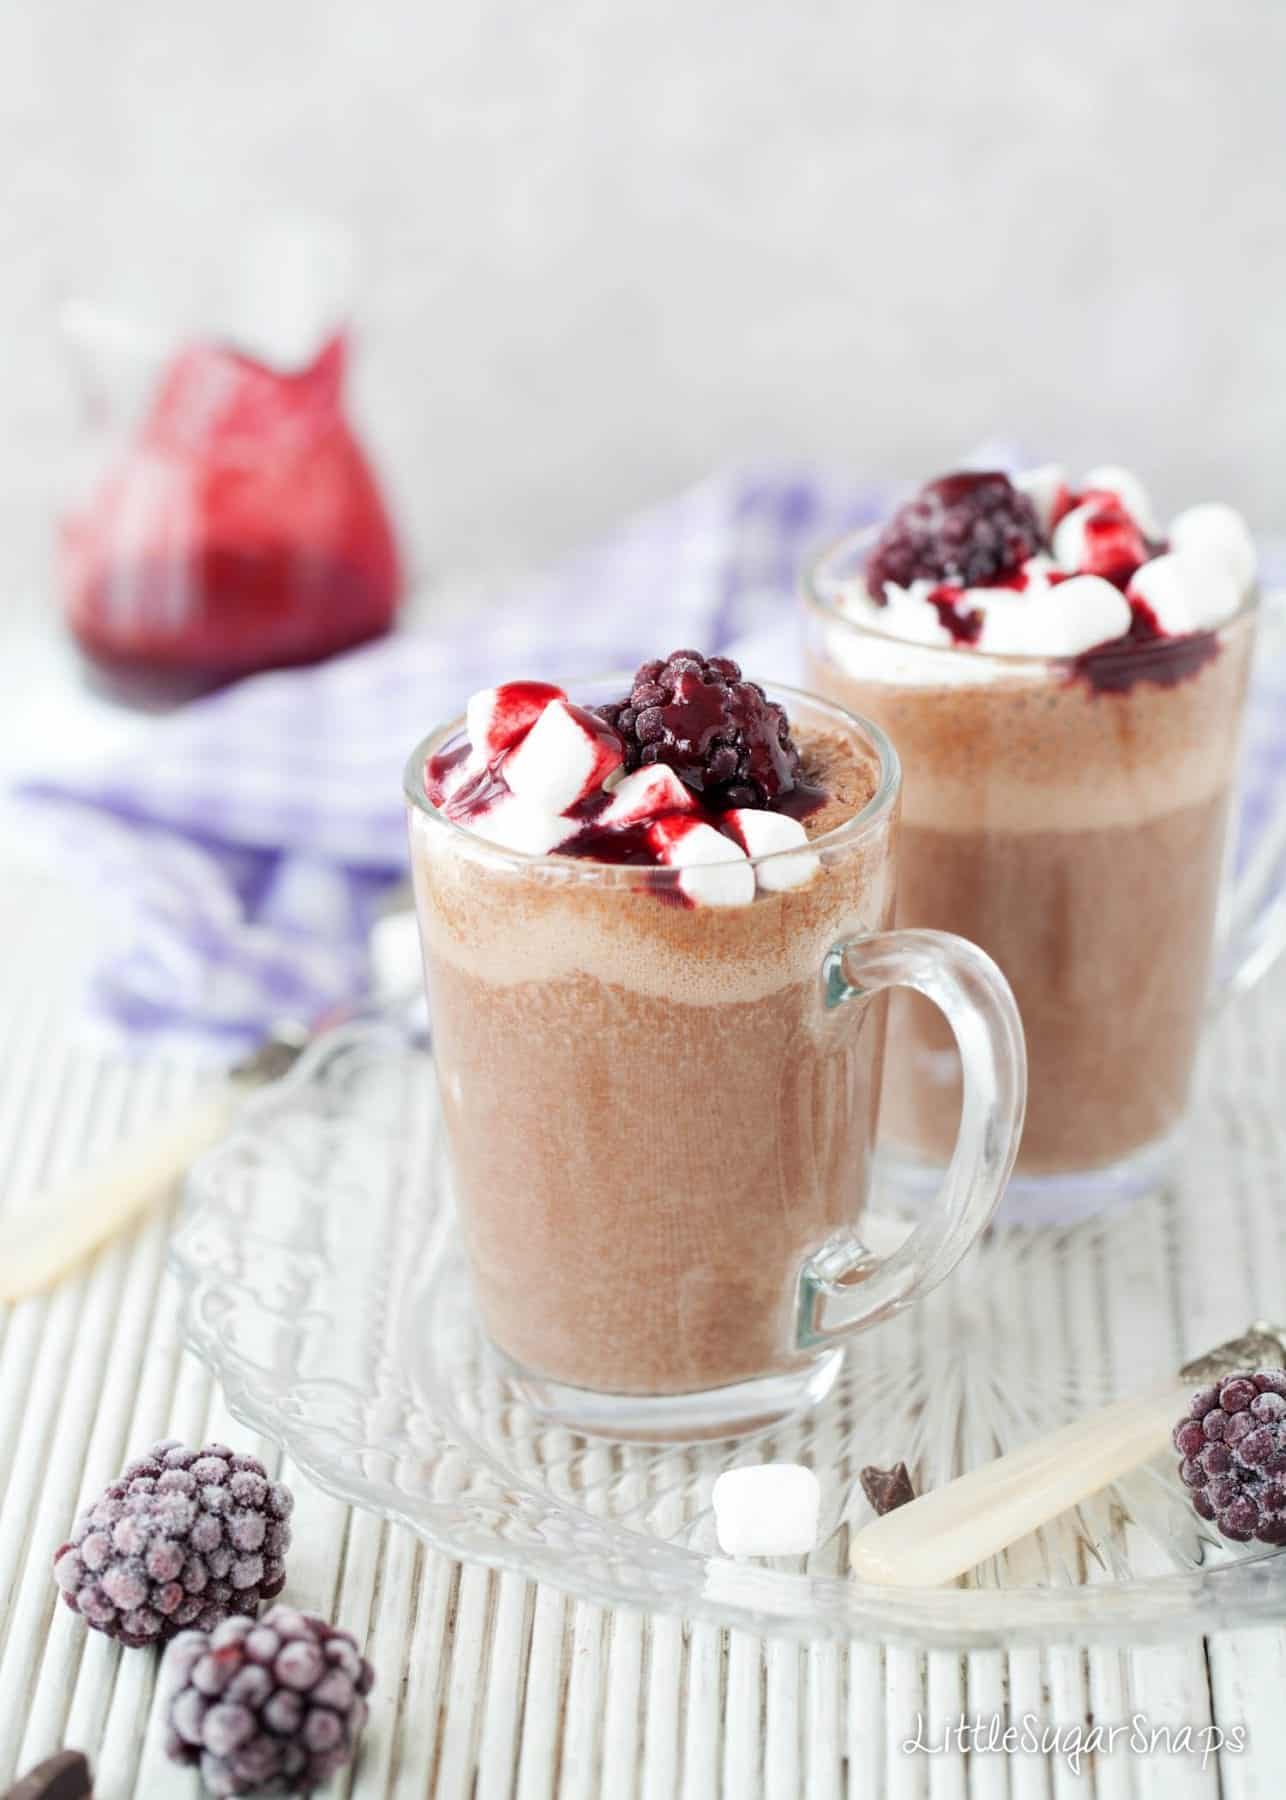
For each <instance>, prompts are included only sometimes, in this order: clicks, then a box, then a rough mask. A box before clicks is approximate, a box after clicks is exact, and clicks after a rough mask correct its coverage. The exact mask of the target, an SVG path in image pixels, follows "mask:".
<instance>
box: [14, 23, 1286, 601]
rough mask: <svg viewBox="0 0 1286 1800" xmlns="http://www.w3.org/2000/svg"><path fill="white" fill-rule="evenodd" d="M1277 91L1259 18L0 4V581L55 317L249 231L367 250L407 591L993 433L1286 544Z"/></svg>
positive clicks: (33, 478) (1282, 114)
mask: <svg viewBox="0 0 1286 1800" xmlns="http://www.w3.org/2000/svg"><path fill="white" fill-rule="evenodd" d="M1284 81H1286V5H1283V4H1281V0H1128V4H1127V3H1126V0H1080V3H1079V4H1078V5H1076V6H1060V7H1053V6H1045V5H1038V4H1036V0H969V3H968V4H963V3H962V0H793V3H788V0H741V3H740V4H739V5H733V4H731V3H730V0H727V3H725V4H722V5H716V4H713V3H711V0H401V3H400V4H399V3H395V0H364V3H362V4H357V3H355V0H348V3H347V4H337V3H335V0H218V4H210V3H204V0H0V420H2V421H3V433H2V442H0V575H3V576H4V578H5V580H6V585H7V586H9V587H10V588H12V587H13V586H14V578H15V574H16V573H18V572H26V571H30V570H33V569H35V568H37V567H38V566H39V564H40V558H41V548H42V545H43V543H44V541H45V536H46V533H47V529H48V520H49V515H50V510H51V507H52V504H53V496H54V495H55V493H56V490H57V487H58V484H59V481H60V479H61V478H62V471H63V470H64V468H65V453H66V447H67V444H68V440H69V436H70V433H71V428H72V421H73V411H72V408H71V406H70V403H69V397H68V390H67V386H66V383H65V379H64V375H63V371H62V369H61V367H60V364H59V361H58V358H57V355H56V352H55V347H54V344H53V340H52V334H51V315H52V312H53V309H54V306H55V303H56V300H57V298H58V297H59V295H60V294H62V293H64V292H66V291H67V290H68V288H69V287H74V286H75V285H76V283H77V282H78V281H80V280H82V279H83V274H84V271H85V270H89V271H91V272H92V273H94V274H95V275H99V274H101V273H102V271H103V270H104V269H105V268H106V267H107V266H108V265H110V264H111V263H112V262H113V261H116V262H117V263H120V264H128V265H130V266H133V267H135V268H138V267H145V266H146V259H147V258H157V257H160V258H163V257H165V256H166V255H167V253H168V254H174V252H173V248H172V246H173V245H174V243H175V242H176V240H178V239H179V238H180V237H181V235H182V234H181V230H180V226H181V224H183V222H186V223H187V225H189V226H190V225H191V224H192V223H193V222H197V223H199V222H201V221H202V220H203V219H204V218H205V217H206V216H207V214H208V213H209V212H210V209H212V208H213V207H214V206H215V205H216V204H222V205H224V206H227V205H232V206H234V207H239V206H241V205H242V204H248V203H249V202H250V201H252V200H253V201H255V202H256V203H259V204H271V205H277V204H280V205H287V206H291V205H298V206H309V207H313V208H317V207H329V208H330V209H331V210H333V211H335V212H336V213H338V214H339V215H341V216H342V217H345V218H347V219H349V220H351V221H352V222H353V223H354V224H355V225H356V226H357V227H358V228H359V230H360V232H361V234H362V239H363V245H364V256H365V293H364V301H365V312H364V325H365V344H364V356H363V362H362V367H361V371H360V390H359V391H360V400H361V406H362V411H363V415H364V417H365V418H366V420H367V422H368V425H369V429H370V433H371V436H372V437H373V438H374V440H375V441H376V443H377V444H378V446H379V449H380V451H381V453H382V456H383V458H384V461H385V464H386V466H387V468H388V469H389V470H390V472H391V474H392V477H393V480H394V483H395V488H396V491H397V493H398V495H399V498H400V501H401V504H402V508H403V512H404V515H405V517H406V521H407V524H408V527H409V535H410V536H411V538H412V541H413V543H414V545H415V547H416V549H417V551H418V553H419V558H420V561H421V564H422V565H427V564H428V563H429V562H430V561H433V562H437V563H444V564H447V565H451V566H455V567H462V566H463V567H470V568H478V567H482V568H485V567H487V566H490V565H492V564H496V563H508V562H513V561H515V560H523V559H527V558H532V557H542V556H545V555H548V554H549V553H551V552H554V551H556V550H558V549H559V548H561V547H563V546H566V545H569V544H571V543H573V542H574V541H575V540H576V539H577V538H578V537H580V536H581V535H582V534H584V533H586V532H589V531H593V530H596V529H598V528H600V527H602V526H604V525H605V524H608V523H610V521H611V520H612V519H613V517H614V516H615V515H616V514H617V513H618V512H619V511H620V510H621V509H623V508H625V507H627V506H630V505H632V504H634V503H636V502H637V501H639V500H642V499H646V498H649V497H651V496H654V495H657V494H660V493H663V492H665V491H666V490H668V489H670V488H671V487H672V486H674V485H676V484H678V483H680V482H682V481H684V480H685V479H687V478H688V477H690V476H692V475H694V474H696V473H698V472H700V471H702V470H704V469H705V468H706V467H708V466H709V465H710V464H711V463H712V462H714V461H717V460H719V459H722V458H726V457H729V456H738V455H744V454H763V453H766V452H772V451H774V450H780V451H782V452H785V453H789V454H799V453H803V454H811V453H815V454H818V455H822V456H826V457H833V458H838V459H841V460H844V461H848V462H851V463H852V464H853V465H854V467H855V468H856V469H861V468H874V467H876V466H880V467H883V468H885V469H888V470H891V471H894V472H896V473H900V474H904V475H908V476H909V475H913V474H916V473H920V472H923V473H929V472H934V471H936V470H937V469H938V468H939V467H940V466H941V465H943V464H945V463H947V462H949V461H950V460H951V459H952V457H953V455H954V454H955V452H956V451H957V450H958V449H959V448H961V447H962V446H965V445H967V444H969V443H970V442H972V441H973V440H975V439H976V438H979V437H981V436H984V435H988V434H993V433H1014V432H1016V433H1019V434H1021V435H1022V436H1023V437H1025V439H1026V440H1027V441H1028V442H1029V443H1030V444H1032V445H1034V446H1035V447H1036V448H1038V449H1040V450H1048V451H1061V452H1063V453H1065V454H1066V455H1067V457H1068V458H1069V459H1070V460H1071V461H1072V462H1073V463H1075V462H1082V463H1083V462H1086V461H1090V460H1099V459H1104V458H1108V459H1111V460H1125V461H1129V462H1132V463H1135V464H1137V465H1138V466H1139V467H1140V468H1141V469H1143V470H1144V471H1145V472H1147V473H1148V474H1149V476H1150V477H1151V480H1152V483H1153V486H1154V488H1155V490H1156V491H1157V493H1158V496H1159V498H1160V499H1161V500H1162V501H1163V502H1165V503H1174V504H1177V503H1180V502H1183V501H1187V500H1190V499H1194V498H1199V497H1201V496H1203V495H1207V494H1220V495H1225V496H1227V497H1229V498H1233V499H1237V500H1240V501H1241V502H1242V503H1243V504H1244V506H1245V507H1246V509H1247V510H1248V512H1249V513H1250V514H1251V516H1252V518H1253V519H1254V520H1255V521H1256V522H1258V523H1260V524H1262V525H1276V526H1278V527H1280V526H1282V525H1286V469H1284V468H1283V445H1284V443H1286V429H1284V428H1286V329H1284V327H1283V299H1282V296H1283V291H1284V290H1286V202H1284V200H1283V177H1284V175H1286V105H1284V104H1283V101H1282V88H1283V83H1284ZM167 246H168V247H169V249H168V251H167Z"/></svg>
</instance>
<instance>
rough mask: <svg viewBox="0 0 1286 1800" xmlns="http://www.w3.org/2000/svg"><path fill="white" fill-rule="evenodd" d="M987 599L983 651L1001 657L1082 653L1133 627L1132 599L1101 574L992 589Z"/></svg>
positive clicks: (979, 596)
mask: <svg viewBox="0 0 1286 1800" xmlns="http://www.w3.org/2000/svg"><path fill="white" fill-rule="evenodd" d="M970 598H971V599H977V600H979V601H981V602H982V604H981V605H980V608H979V610H980V611H981V613H982V634H981V636H980V637H979V639H978V648H979V649H980V650H987V651H990V652H991V653H992V654H993V655H996V656H1079V655H1080V654H1081V652H1082V651H1083V650H1091V649H1093V647H1094V645H1095V644H1103V643H1106V642H1107V640H1108V639H1109V638H1118V637H1124V635H1125V633H1126V632H1127V631H1128V630H1129V629H1130V617H1131V615H1130V604H1129V601H1128V600H1127V599H1126V598H1125V595H1124V594H1123V593H1122V592H1121V590H1120V589H1119V588H1117V587H1113V585H1112V583H1111V582H1110V581H1104V580H1103V578H1102V576H1101V575H1073V576H1072V577H1071V578H1070V580H1067V581H1060V582H1059V583H1058V584H1057V585H1056V586H1053V587H1050V586H1043V587H1041V588H1039V589H1037V590H1035V591H1032V592H1024V593H1013V594H1011V593H1005V592H1003V591H1002V590H1000V589H996V590H995V591H994V592H992V593H990V594H988V593H987V592H986V591H985V590H982V589H980V590H979V591H978V593H977V594H976V595H974V594H971V595H970Z"/></svg>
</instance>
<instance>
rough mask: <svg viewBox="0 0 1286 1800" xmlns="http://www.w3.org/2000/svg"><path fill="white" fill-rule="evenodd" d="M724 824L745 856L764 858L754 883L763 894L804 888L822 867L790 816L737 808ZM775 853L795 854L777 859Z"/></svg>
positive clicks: (725, 819) (798, 823)
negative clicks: (735, 837)
mask: <svg viewBox="0 0 1286 1800" xmlns="http://www.w3.org/2000/svg"><path fill="white" fill-rule="evenodd" d="M723 816H724V821H725V823H727V824H728V825H730V826H731V828H732V830H733V831H734V832H735V833H736V835H737V837H738V838H739V839H740V841H741V845H742V848H743V849H744V850H745V852H746V854H747V856H766V857H768V858H769V860H768V861H767V862H761V863H758V864H756V867H755V880H756V882H757V883H758V885H759V887H760V888H762V889H763V890H764V892H765V893H770V894H776V893H781V892H783V891H784V890H785V889H787V888H799V887H806V886H807V885H808V883H809V882H810V881H811V880H812V879H813V876H814V875H816V873H817V871H818V870H819V869H820V868H821V866H822V865H821V862H820V860H819V858H818V856H817V854H816V852H815V851H813V850H810V849H808V847H807V845H808V833H807V832H806V831H805V830H804V827H803V826H802V825H801V824H800V822H799V820H798V819H792V818H791V816H790V814H789V813H779V812H764V811H763V810H762V809H761V808H759V807H754V806H738V807H734V808H733V809H732V811H731V812H726V813H725V814H724V815H723ZM777 851H790V852H796V853H797V854H793V855H785V856H779V855H776V854H774V852H777Z"/></svg>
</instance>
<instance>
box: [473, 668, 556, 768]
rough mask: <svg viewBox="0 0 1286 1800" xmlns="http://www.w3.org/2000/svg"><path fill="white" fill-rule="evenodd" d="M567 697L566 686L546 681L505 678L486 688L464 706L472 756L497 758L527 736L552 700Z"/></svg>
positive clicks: (480, 758) (475, 757)
mask: <svg viewBox="0 0 1286 1800" xmlns="http://www.w3.org/2000/svg"><path fill="white" fill-rule="evenodd" d="M564 699H566V695H565V694H564V693H563V690H562V689H561V688H560V687H551V686H550V684H549V683H548V682H547V681H506V682H503V683H502V684H501V685H500V686H499V687H493V688H483V690H482V692H481V693H479V694H475V695H474V696H473V698H472V699H471V700H470V702H469V704H468V706H467V707H466V708H465V722H466V724H467V726H468V730H469V743H470V744H471V746H472V748H473V759H476V760H477V761H479V762H486V763H491V762H494V761H495V760H496V758H497V757H498V756H501V755H503V753H504V752H505V751H506V750H509V749H512V747H513V746H514V745H515V744H516V743H517V742H518V741H519V739H520V738H524V737H526V735H527V733H528V732H529V731H530V730H531V728H532V726H533V725H534V724H535V723H536V720H537V719H538V718H539V717H540V715H541V713H543V712H544V710H545V708H546V707H547V706H548V705H549V703H550V701H551V700H564ZM471 760H472V759H471Z"/></svg>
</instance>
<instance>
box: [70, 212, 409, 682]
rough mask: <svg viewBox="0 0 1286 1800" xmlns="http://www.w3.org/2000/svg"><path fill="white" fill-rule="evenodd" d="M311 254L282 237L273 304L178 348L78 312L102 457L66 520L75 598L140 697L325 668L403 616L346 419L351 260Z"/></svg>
mask: <svg viewBox="0 0 1286 1800" xmlns="http://www.w3.org/2000/svg"><path fill="white" fill-rule="evenodd" d="M299 248H300V243H299V239H298V238H297V237H296V238H284V239H283V238H281V237H280V235H279V234H275V235H274V236H273V237H272V238H269V239H267V240H266V241H265V244H264V245H263V246H262V247H261V251H262V253H261V255H260V256H259V258H258V260H257V265H256V266H257V281H256V284H255V285H254V286H253V288H252V294H254V293H257V294H258V295H259V296H260V299H259V307H260V311H259V312H258V313H257V314H256V312H255V310H254V306H255V302H254V300H253V298H252V299H251V301H250V304H249V306H248V307H247V306H246V305H242V306H241V307H240V309H237V308H234V309H233V317H234V319H236V335H235V336H234V335H233V333H232V332H230V331H223V332H218V333H216V332H209V333H202V334H200V335H194V336H191V337H189V338H188V339H187V341H186V342H180V343H179V344H178V345H177V347H174V348H169V349H164V348H161V347H159V345H158V344H157V342H156V340H154V339H149V338H148V337H147V336H146V334H145V333H143V332H138V331H135V330H133V329H132V328H131V327H129V326H127V325H125V324H123V323H122V322H121V321H120V320H119V319H116V320H113V319H111V318H110V317H107V316H105V315H103V314H102V313H96V312H94V311H93V310H91V309H89V308H87V307H85V306H77V307H74V308H71V309H69V311H68V313H67V315H66V318H65V325H66V329H67V332H68V335H69V337H70V338H71V339H72V340H73V345H74V348H75V349H76V350H77V351H78V352H79V353H80V357H81V362H82V369H83V370H84V372H85V374H86V375H87V377H88V381H87V392H88V393H89V394H90V395H91V398H92V402H93V404H94V410H95V411H96V413H97V415H98V416H97V418H96V419H95V420H94V421H93V423H94V424H95V425H96V427H97V435H98V437H99V439H100V454H99V457H98V459H97V460H98V468H97V470H96V471H95V475H94V479H93V481H92V483H91V484H90V486H89V487H88V491H87V495H86V497H85V498H84V499H83V501H82V502H81V503H80V504H78V505H76V506H75V507H74V508H73V509H72V510H71V511H70V512H69V513H68V515H67V516H66V517H65V519H64V521H63V527H62V531H61V534H60V544H59V562H60V578H61V587H62V592H63V596H64V603H65V606H66V612H67V619H68V623H69V625H70V627H71V630H72V632H73V634H74V635H75V637H76V639H77V642H78V643H79V644H80V647H81V649H82V650H83V651H84V652H85V654H86V655H87V656H88V658H89V659H90V661H91V662H92V663H93V664H94V666H95V667H96V668H97V669H98V670H99V671H101V672H103V673H105V674H107V675H108V676H109V677H111V678H112V682H113V685H114V686H115V687H117V688H118V689H119V690H122V691H124V692H125V693H127V694H129V693H133V694H134V695H136V696H141V695H155V694H156V693H157V692H167V693H169V694H170V695H181V694H182V693H185V692H196V691H200V690H202V689H205V688H208V687H212V686H216V685H218V684H219V683H220V682H224V681H227V680H230V679H232V678H234V677H236V676H239V675H246V674H249V673H250V672H251V671H253V670H256V669H269V668H282V667H285V666H288V665H291V664H297V663H308V662H315V661H317V660H318V659H319V658H321V657H324V656H329V655H331V654H332V653H333V652H335V651H337V650H344V649H347V648H349V647H350V646H352V645H354V644H358V643H361V642H362V641H363V640H365V639H367V638H371V637H374V636H377V635H378V634H379V633H380V632H383V631H386V630H387V629H388V628H389V626H390V625H391V624H392V622H393V618H394V615H395V613H396V609H397V602H398V599H399V596H400V593H401V586H402V580H401V569H400V565H399V559H398V552H397V545H396V542H395V539H394V534H393V529H392V525H391V523H390V520H389V515H388V511H387V508H386V506H385V503H384V500H383V497H382V495H381V493H380V489H379V485H378V483H377V481H376V479H375V476H374V473H373V472H372V469H371V466H370V464H369V462H368V461H367V458H366V455H365V453H364V452H363V450H362V446H361V444H360V443H359V442H358V439H357V437H356V436H355V434H354V432H353V429H352V427H351V425H350V424H349V422H348V419H347V417H346V415H345V411H344V397H343V387H344V373H345V364H346V361H347V352H348V335H347V329H346V327H345V326H344V325H343V324H342V323H338V322H337V319H336V311H335V309H336V306H337V305H338V301H337V298H336V296H335V294H334V291H333V290H334V285H335V282H334V270H333V264H334V258H333V257H332V258H331V266H330V269H329V271H328V272H329V274H330V277H331V279H330V280H329V282H327V281H326V280H325V279H324V277H323V278H322V279H321V280H320V282H319V280H318V276H319V274H320V271H319V270H318V269H317V268H316V267H315V266H314V265H315V263H316V259H315V258H314V259H312V261H310V260H309V258H308V257H307V256H305V257H304V260H303V262H302V264H301V261H300V257H299V255H298V254H297V252H298V250H299ZM292 249H293V250H294V251H295V252H296V254H294V255H293V256H292V255H291V254H290V252H291V250H292ZM248 266H250V265H248ZM326 289H329V290H330V291H323V290H326ZM238 310H239V314H240V316H239V317H238ZM327 312H328V313H329V317H326V316H325V315H326V313H327ZM123 367H124V368H125V369H126V371H127V373H126V378H125V379H122V378H121V371H122V368H123ZM131 385H132V386H133V389H134V401H133V416H132V419H131V420H130V421H129V423H128V424H127V425H125V426H124V428H123V429H122V419H121V415H122V414H125V413H128V412H129V411H130V399H129V392H128V390H129V388H130V386H131ZM104 437H106V439H107V444H106V462H105V466H104V462H103V456H102V448H101V445H102V440H103V438H104Z"/></svg>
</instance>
